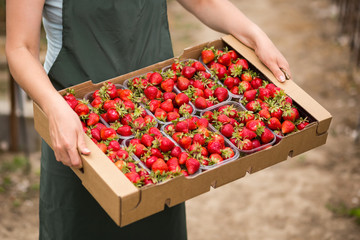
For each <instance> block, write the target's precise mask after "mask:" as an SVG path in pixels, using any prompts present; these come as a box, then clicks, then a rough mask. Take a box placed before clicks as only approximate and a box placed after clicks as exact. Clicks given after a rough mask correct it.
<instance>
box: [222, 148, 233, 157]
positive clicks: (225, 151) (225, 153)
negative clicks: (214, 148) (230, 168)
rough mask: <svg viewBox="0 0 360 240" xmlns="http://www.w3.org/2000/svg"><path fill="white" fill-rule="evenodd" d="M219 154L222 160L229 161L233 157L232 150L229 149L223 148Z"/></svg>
mask: <svg viewBox="0 0 360 240" xmlns="http://www.w3.org/2000/svg"><path fill="white" fill-rule="evenodd" d="M220 152H221V156H222V158H223V159H229V158H232V157H234V156H235V152H234V150H232V149H231V148H230V147H225V148H223V149H221V150H220Z"/></svg>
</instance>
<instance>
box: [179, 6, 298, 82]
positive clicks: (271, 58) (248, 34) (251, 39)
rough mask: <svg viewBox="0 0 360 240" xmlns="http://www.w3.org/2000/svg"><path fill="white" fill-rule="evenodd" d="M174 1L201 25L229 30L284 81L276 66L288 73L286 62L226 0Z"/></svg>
mask: <svg viewBox="0 0 360 240" xmlns="http://www.w3.org/2000/svg"><path fill="white" fill-rule="evenodd" d="M178 2H179V3H180V4H181V5H183V7H184V8H185V9H187V10H188V11H189V12H191V13H192V14H194V15H195V16H196V17H197V18H198V19H199V20H200V21H202V22H203V23H204V24H205V25H207V26H209V27H210V28H212V29H214V30H216V31H219V32H222V33H226V34H231V35H233V36H234V37H236V38H237V39H238V40H239V41H241V42H242V43H244V44H245V45H247V46H248V47H250V48H252V49H254V50H255V53H256V55H257V56H258V57H259V59H260V60H261V61H262V62H263V63H264V64H265V65H266V66H267V67H268V68H269V69H270V70H271V71H272V73H273V74H274V76H275V77H276V78H277V79H278V80H279V81H280V82H284V81H285V76H284V73H283V72H282V71H281V70H280V68H282V69H284V70H285V72H286V73H287V74H288V75H289V76H290V77H291V72H290V67H289V64H288V62H287V61H286V59H285V58H284V56H283V55H282V54H281V53H280V51H279V50H278V49H277V48H276V47H275V46H274V44H273V43H272V41H271V40H270V39H269V38H268V36H267V35H266V34H265V33H264V32H263V31H262V30H261V29H260V28H259V27H258V26H257V25H256V24H255V23H253V22H252V21H251V20H249V19H248V18H247V17H246V16H245V15H244V14H243V13H242V12H241V11H240V10H239V9H238V8H236V7H235V6H234V5H233V4H232V3H231V2H230V1H228V0H178Z"/></svg>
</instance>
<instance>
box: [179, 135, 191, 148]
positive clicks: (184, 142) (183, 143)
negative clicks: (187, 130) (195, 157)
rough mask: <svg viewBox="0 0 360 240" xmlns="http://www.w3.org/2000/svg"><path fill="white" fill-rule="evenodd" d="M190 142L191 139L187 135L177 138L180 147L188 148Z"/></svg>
mask: <svg viewBox="0 0 360 240" xmlns="http://www.w3.org/2000/svg"><path fill="white" fill-rule="evenodd" d="M191 143H192V139H191V137H189V136H183V137H182V138H181V139H180V140H179V144H180V146H181V147H182V148H184V149H188V148H189V147H190V145H191Z"/></svg>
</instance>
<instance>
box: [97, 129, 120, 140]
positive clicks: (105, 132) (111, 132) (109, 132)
mask: <svg viewBox="0 0 360 240" xmlns="http://www.w3.org/2000/svg"><path fill="white" fill-rule="evenodd" d="M100 136H101V139H102V140H104V141H106V140H112V139H116V138H117V137H116V131H115V129H113V128H111V127H105V128H102V129H101V130H100Z"/></svg>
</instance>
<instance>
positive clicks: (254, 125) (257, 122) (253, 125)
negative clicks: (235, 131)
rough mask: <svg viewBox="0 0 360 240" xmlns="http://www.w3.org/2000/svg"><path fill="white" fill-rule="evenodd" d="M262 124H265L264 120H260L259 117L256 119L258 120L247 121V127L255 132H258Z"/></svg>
mask: <svg viewBox="0 0 360 240" xmlns="http://www.w3.org/2000/svg"><path fill="white" fill-rule="evenodd" d="M262 126H264V124H263V122H262V121H260V120H258V119H256V120H251V121H248V122H247V123H246V127H247V128H248V129H250V130H251V131H254V132H256V130H257V129H258V128H259V127H262Z"/></svg>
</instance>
